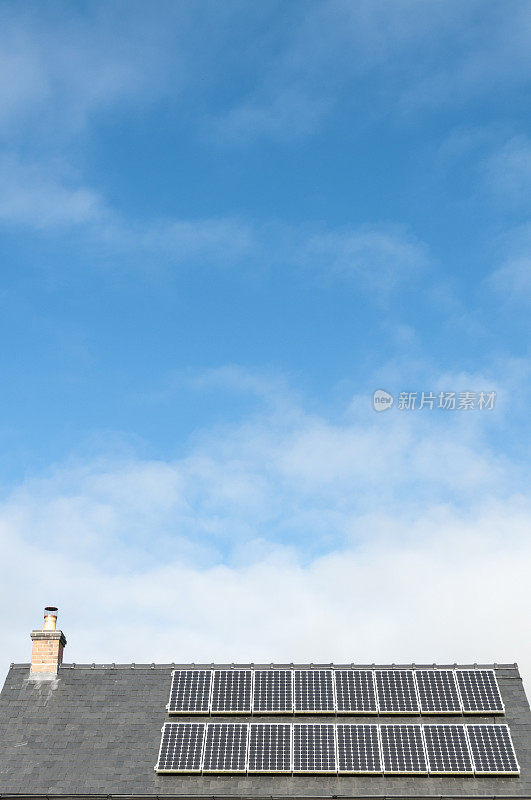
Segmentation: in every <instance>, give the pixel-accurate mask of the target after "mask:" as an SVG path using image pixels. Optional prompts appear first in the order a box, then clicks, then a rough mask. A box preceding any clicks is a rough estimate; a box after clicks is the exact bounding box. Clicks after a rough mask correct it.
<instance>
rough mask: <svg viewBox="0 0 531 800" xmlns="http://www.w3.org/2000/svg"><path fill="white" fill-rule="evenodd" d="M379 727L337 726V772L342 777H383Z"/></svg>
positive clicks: (341, 724)
mask: <svg viewBox="0 0 531 800" xmlns="http://www.w3.org/2000/svg"><path fill="white" fill-rule="evenodd" d="M378 727H379V726H378V725H363V724H362V725H348V724H344V723H339V724H338V725H336V738H337V771H338V773H339V774H340V775H381V774H382V772H383V766H382V755H381V747H380V735H379V730H378Z"/></svg>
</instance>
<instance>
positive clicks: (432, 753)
mask: <svg viewBox="0 0 531 800" xmlns="http://www.w3.org/2000/svg"><path fill="white" fill-rule="evenodd" d="M422 732H423V734H424V744H425V746H426V756H427V759H428V769H429V772H430V775H473V774H474V764H473V761H472V756H471V754H470V747H469V743H468V737H467V735H466V727H465V726H464V725H448V724H444V725H423V726H422Z"/></svg>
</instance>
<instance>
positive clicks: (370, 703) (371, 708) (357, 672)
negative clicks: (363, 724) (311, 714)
mask: <svg viewBox="0 0 531 800" xmlns="http://www.w3.org/2000/svg"><path fill="white" fill-rule="evenodd" d="M334 678H335V684H336V703H337V713H338V714H377V713H378V701H377V699H376V685H375V682H374V672H373V671H372V670H370V669H336V670H334Z"/></svg>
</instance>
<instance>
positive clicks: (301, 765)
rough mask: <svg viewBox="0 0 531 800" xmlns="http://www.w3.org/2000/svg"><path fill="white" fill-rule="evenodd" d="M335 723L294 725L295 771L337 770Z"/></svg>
mask: <svg viewBox="0 0 531 800" xmlns="http://www.w3.org/2000/svg"><path fill="white" fill-rule="evenodd" d="M336 771H337V770H336V747H335V736H334V726H333V725H306V724H298V725H294V726H293V772H299V773H301V772H306V773H312V772H336Z"/></svg>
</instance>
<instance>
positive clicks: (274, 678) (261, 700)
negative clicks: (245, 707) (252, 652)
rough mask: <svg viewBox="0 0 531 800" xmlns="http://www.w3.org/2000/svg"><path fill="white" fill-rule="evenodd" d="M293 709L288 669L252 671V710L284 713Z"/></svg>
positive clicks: (260, 712) (290, 679)
mask: <svg viewBox="0 0 531 800" xmlns="http://www.w3.org/2000/svg"><path fill="white" fill-rule="evenodd" d="M292 711H293V689H292V672H291V670H290V669H257V670H256V671H255V673H254V696H253V712H254V713H255V714H286V713H291V712H292Z"/></svg>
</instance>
